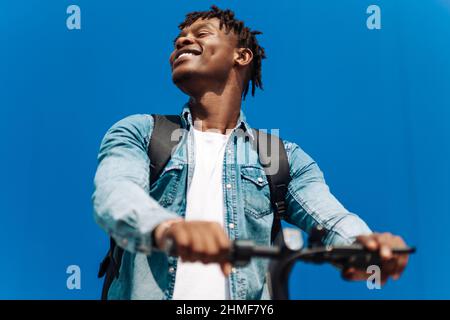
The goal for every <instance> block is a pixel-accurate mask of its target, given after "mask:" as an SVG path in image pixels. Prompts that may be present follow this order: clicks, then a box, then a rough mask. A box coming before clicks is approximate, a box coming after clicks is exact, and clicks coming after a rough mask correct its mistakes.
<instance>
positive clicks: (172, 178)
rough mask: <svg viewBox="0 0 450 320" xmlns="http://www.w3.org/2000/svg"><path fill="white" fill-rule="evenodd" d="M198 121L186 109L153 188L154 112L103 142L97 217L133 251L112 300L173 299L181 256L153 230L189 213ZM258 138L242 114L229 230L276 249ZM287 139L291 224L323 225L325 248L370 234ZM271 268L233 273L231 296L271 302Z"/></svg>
mask: <svg viewBox="0 0 450 320" xmlns="http://www.w3.org/2000/svg"><path fill="white" fill-rule="evenodd" d="M192 124H193V123H192V117H191V113H190V111H189V108H188V107H187V105H185V106H184V108H183V111H182V126H183V129H184V130H183V132H182V138H181V142H180V143H179V144H178V146H177V148H176V149H175V150H174V152H173V154H172V157H171V159H170V161H169V163H168V164H167V166H166V167H165V168H164V170H163V171H162V173H161V175H160V177H159V179H158V180H157V181H156V182H155V183H153V185H149V168H150V166H149V162H150V160H149V157H148V155H147V148H148V145H149V141H150V136H151V133H152V128H153V118H152V117H151V116H150V115H144V114H142V115H132V116H129V117H127V118H125V119H122V120H120V121H119V122H117V123H116V124H114V125H113V126H112V127H111V128H110V129H109V130H108V131H107V133H106V135H105V137H104V138H103V141H102V143H101V147H100V151H99V155H98V161H99V164H98V168H97V172H96V175H95V179H94V183H95V191H94V194H93V196H92V199H93V205H94V217H95V220H96V222H97V223H98V224H99V225H100V226H101V227H102V228H103V229H104V230H105V231H106V232H107V233H108V234H109V235H111V236H112V237H113V238H114V239H115V240H116V242H117V243H118V245H119V246H121V247H122V248H124V249H126V251H125V252H124V255H123V258H122V264H121V268H120V273H119V277H118V278H117V279H115V280H114V281H113V283H112V285H111V288H110V290H109V293H108V299H171V298H172V294H173V289H174V284H175V273H176V269H177V258H174V257H167V256H166V255H165V254H164V253H162V252H160V251H158V250H153V249H152V238H151V232H152V230H153V229H154V228H155V227H156V226H157V225H158V224H159V223H161V222H163V221H165V220H168V219H173V218H178V217H183V216H184V214H185V209H186V192H187V188H188V187H189V184H190V182H191V180H192V176H193V171H194V166H195V163H194V161H193V159H194V154H193V152H194V148H193V143H194V141H193V134H192V133H193V132H192ZM238 128H239V129H243V130H244V131H245V132H247V133H248V136H249V139H244V138H243V136H242V135H239V134H237V132H238ZM241 131H242V130H241ZM253 138H254V137H253V134H252V132H251V130H250V127H249V125H248V123H247V122H246V120H245V117H244V114H243V112H241V115H240V118H239V121H238V123H237V126H236V128H235V129H234V130H233V133H232V134H231V136H230V139H229V140H228V144H227V146H226V152H225V156H224V167H223V192H224V202H225V208H226V210H225V220H226V221H224V225H225V227H226V233H227V234H228V236H229V238H230V239H231V240H235V239H252V240H254V241H255V242H256V243H258V244H260V245H269V244H270V231H271V227H272V221H273V210H272V208H271V205H270V192H269V186H268V182H267V179H266V175H265V172H264V169H263V168H262V166H261V164H260V163H259V160H258V154H257V152H256V149H255V148H254V147H252V139H253ZM283 142H284V145H285V148H286V151H287V155H288V160H289V164H290V174H291V177H292V181H291V182H290V183H289V186H288V193H287V196H286V201H287V204H288V211H287V214H286V218H285V219H286V221H287V222H289V223H291V224H294V225H296V226H298V227H299V228H301V229H302V230H304V231H306V232H308V231H310V230H311V228H312V227H314V226H317V225H321V226H323V227H324V228H325V229H326V230H327V235H326V237H325V240H324V242H325V243H326V244H349V243H351V242H353V241H354V240H355V237H356V236H358V235H360V234H368V233H370V232H371V231H370V229H369V228H368V227H367V225H366V224H365V223H364V222H363V221H362V220H361V219H360V218H359V217H358V216H357V215H355V214H353V213H350V212H349V211H348V210H347V209H345V208H344V207H343V206H342V205H341V203H339V201H338V200H337V199H336V198H335V197H334V196H333V195H332V194H331V193H330V190H329V188H328V186H327V184H326V183H325V180H324V177H323V174H322V172H321V171H320V169H319V167H318V166H317V164H316V162H314V160H313V159H311V157H309V156H308V155H307V154H306V153H305V152H304V151H303V150H302V149H300V147H299V146H298V145H296V144H294V143H292V142H288V141H283ZM244 155H245V156H244ZM267 266H268V262H267V260H264V259H253V261H251V263H250V264H248V265H247V266H245V267H238V268H233V272H232V273H231V274H230V278H229V280H230V281H229V285H230V297H231V299H268V298H269V295H268V290H267V284H266V277H265V275H266V271H267Z"/></svg>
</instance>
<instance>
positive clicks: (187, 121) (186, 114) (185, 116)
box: [181, 102, 255, 140]
mask: <svg viewBox="0 0 450 320" xmlns="http://www.w3.org/2000/svg"><path fill="white" fill-rule="evenodd" d="M181 118H182V121H183V125H184V127H191V126H192V125H193V121H192V114H191V110H190V108H189V102H186V103H185V104H184V105H183V110H182V111H181ZM238 128H242V129H243V130H244V131H245V132H246V133H247V134H248V135H249V136H250V138H251V139H252V140H254V138H255V137H254V134H253V130H252V128H251V127H250V125H249V124H248V123H247V121H246V118H245V114H244V111H242V109H241V111H240V114H239V119H238V122H237V124H236V127H235V128H234V130H236V129H238Z"/></svg>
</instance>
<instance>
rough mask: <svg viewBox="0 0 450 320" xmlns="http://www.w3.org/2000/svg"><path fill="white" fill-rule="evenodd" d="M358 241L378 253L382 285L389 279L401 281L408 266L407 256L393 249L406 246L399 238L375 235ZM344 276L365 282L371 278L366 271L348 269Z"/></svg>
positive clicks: (385, 234)
mask: <svg viewBox="0 0 450 320" xmlns="http://www.w3.org/2000/svg"><path fill="white" fill-rule="evenodd" d="M356 241H357V242H358V243H361V244H362V245H363V246H364V247H365V248H367V249H368V250H370V251H378V252H379V255H380V260H381V265H380V266H379V267H380V269H381V284H382V285H384V284H385V283H386V282H387V280H388V278H389V277H392V278H393V279H394V280H397V279H399V277H400V276H401V274H402V273H403V271H404V270H405V268H406V265H407V264H408V255H407V254H395V253H394V252H393V248H402V247H405V246H406V244H405V242H404V241H403V239H402V238H401V237H399V236H395V235H393V234H391V233H387V232H386V233H373V234H371V235H366V236H359V237H357V239H356ZM342 276H343V277H344V278H345V279H348V280H365V279H367V278H368V276H370V274H367V273H366V272H365V270H356V269H355V268H348V269H345V270H343V271H342Z"/></svg>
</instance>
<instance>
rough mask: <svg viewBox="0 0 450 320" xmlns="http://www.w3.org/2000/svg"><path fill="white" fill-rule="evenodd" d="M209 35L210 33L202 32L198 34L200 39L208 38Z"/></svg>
mask: <svg viewBox="0 0 450 320" xmlns="http://www.w3.org/2000/svg"><path fill="white" fill-rule="evenodd" d="M207 35H208V32H200V33H199V34H198V36H199V37H200V38H202V37H204V36H207Z"/></svg>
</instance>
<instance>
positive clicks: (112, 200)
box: [92, 115, 178, 254]
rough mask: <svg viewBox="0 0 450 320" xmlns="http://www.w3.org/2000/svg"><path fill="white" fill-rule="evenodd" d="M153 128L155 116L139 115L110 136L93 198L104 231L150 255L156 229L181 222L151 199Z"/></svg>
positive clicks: (116, 126)
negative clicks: (150, 153)
mask: <svg viewBox="0 0 450 320" xmlns="http://www.w3.org/2000/svg"><path fill="white" fill-rule="evenodd" d="M152 128H153V117H151V116H150V115H133V116H129V117H127V118H125V119H122V120H120V121H119V122H117V123H116V124H114V125H113V126H112V127H111V128H110V129H109V130H108V131H107V132H106V134H105V136H104V138H103V140H102V142H101V146H100V151H99V154H98V167H97V171H96V174H95V178H94V193H93V195H92V201H93V207H94V218H95V221H96V222H97V223H98V224H99V225H100V227H101V228H102V229H103V230H105V231H106V232H107V233H108V234H110V236H112V237H113V238H114V240H116V242H117V245H118V246H120V247H122V248H123V249H126V250H128V251H131V252H142V253H146V254H150V252H151V248H152V236H151V233H152V231H153V229H154V228H155V227H156V226H157V225H158V224H159V223H161V222H163V221H165V220H169V219H173V218H177V217H178V215H176V214H175V213H173V212H170V211H168V210H167V209H165V208H163V207H162V206H161V205H160V204H159V203H158V202H157V201H156V200H155V199H153V198H152V197H151V196H150V195H149V187H150V186H149V174H150V166H149V164H150V159H149V157H148V155H147V147H148V144H149V139H150V135H151V131H152Z"/></svg>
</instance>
